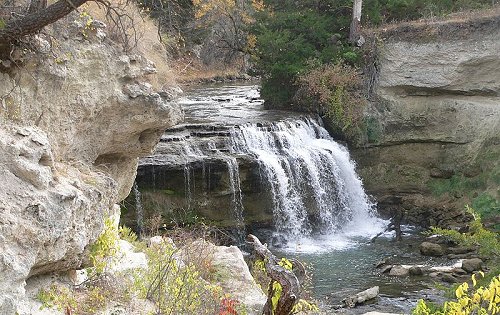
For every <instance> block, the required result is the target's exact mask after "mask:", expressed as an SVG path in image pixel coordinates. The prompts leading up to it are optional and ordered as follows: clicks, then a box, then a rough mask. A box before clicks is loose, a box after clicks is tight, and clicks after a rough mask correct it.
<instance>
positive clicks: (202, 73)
mask: <svg viewBox="0 0 500 315" xmlns="http://www.w3.org/2000/svg"><path fill="white" fill-rule="evenodd" d="M173 68H174V71H175V73H177V74H178V77H177V79H178V81H179V82H181V83H185V84H189V83H197V82H207V81H210V80H211V79H214V78H220V79H228V78H236V77H240V76H241V75H242V72H241V70H240V69H241V68H242V66H241V65H239V64H233V65H231V66H230V67H228V66H227V65H224V64H214V65H211V66H206V65H204V64H202V63H201V62H200V61H199V60H197V59H195V58H190V57H185V58H181V59H177V60H175V62H174V64H173Z"/></svg>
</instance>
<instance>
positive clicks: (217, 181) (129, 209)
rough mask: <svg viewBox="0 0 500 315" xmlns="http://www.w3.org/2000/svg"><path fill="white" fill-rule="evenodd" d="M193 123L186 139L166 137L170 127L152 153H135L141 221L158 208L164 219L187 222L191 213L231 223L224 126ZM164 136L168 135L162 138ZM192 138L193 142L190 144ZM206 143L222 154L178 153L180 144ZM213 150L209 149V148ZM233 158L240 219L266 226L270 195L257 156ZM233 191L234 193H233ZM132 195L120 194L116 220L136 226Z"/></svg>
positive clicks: (231, 189)
mask: <svg viewBox="0 0 500 315" xmlns="http://www.w3.org/2000/svg"><path fill="white" fill-rule="evenodd" d="M221 128H222V127H217V128H215V127H213V126H205V127H201V126H197V127H196V130H195V131H194V132H192V133H191V137H192V139H189V141H187V142H186V141H185V139H183V141H178V142H177V141H172V138H170V137H168V134H169V133H170V132H172V133H175V134H177V132H178V130H177V129H176V128H173V129H171V130H169V131H167V133H166V134H167V136H166V137H165V136H164V139H163V141H162V142H160V144H159V145H158V146H157V147H156V149H155V153H154V155H153V156H151V157H148V158H144V159H141V162H140V165H139V167H138V170H137V178H136V182H137V185H138V188H139V191H140V197H141V198H140V200H141V203H142V207H143V209H144V216H145V221H146V222H147V221H148V219H149V218H151V217H153V216H155V215H158V214H161V215H162V216H163V217H164V219H166V220H165V221H166V222H168V221H169V220H172V221H175V222H189V221H190V220H192V219H193V217H194V216H197V217H198V218H201V217H203V218H204V219H206V220H208V221H211V222H212V223H214V224H216V225H218V226H221V227H232V226H234V225H235V207H236V206H237V205H236V204H235V198H238V197H239V196H237V194H238V192H235V191H234V190H235V189H237V187H234V183H232V182H231V176H230V167H231V165H230V164H228V160H227V157H228V155H227V152H226V151H227V150H226V149H225V148H226V146H227V141H228V136H229V134H228V132H227V130H225V128H222V130H221ZM165 138H167V139H169V140H168V141H165ZM193 142H195V143H196V144H193ZM208 143H212V145H214V146H215V147H216V148H217V149H218V150H221V151H222V152H223V154H220V155H218V154H214V155H212V156H210V157H206V156H205V157H199V158H196V157H189V158H187V157H185V156H184V157H183V156H182V152H183V150H184V149H185V146H191V147H198V148H204V150H205V153H206V152H207V151H209V150H207V149H206V146H207V145H208ZM214 150H215V149H214ZM234 158H236V163H237V164H238V174H239V179H240V189H241V195H242V196H244V198H242V202H243V208H244V216H245V224H247V225H257V226H263V225H264V226H266V225H269V224H271V222H272V207H273V205H272V196H271V192H270V189H269V187H267V184H266V181H265V180H263V178H262V176H263V175H262V174H261V173H260V167H259V164H258V162H257V161H256V160H255V159H253V158H250V157H248V156H235V157H234ZM235 193H236V196H235ZM136 202H137V201H136V196H135V195H134V193H133V192H132V193H131V194H130V195H129V197H128V198H127V199H126V202H125V204H126V210H125V211H123V213H122V222H124V223H125V224H126V225H128V226H136V224H137V218H136Z"/></svg>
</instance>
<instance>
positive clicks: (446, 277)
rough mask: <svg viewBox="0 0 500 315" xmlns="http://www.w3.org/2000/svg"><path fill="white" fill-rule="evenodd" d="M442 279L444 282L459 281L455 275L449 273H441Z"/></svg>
mask: <svg viewBox="0 0 500 315" xmlns="http://www.w3.org/2000/svg"><path fill="white" fill-rule="evenodd" d="M440 279H441V280H442V281H444V282H447V283H457V282H458V279H457V278H456V277H455V276H453V275H450V274H449V273H443V274H441V275H440Z"/></svg>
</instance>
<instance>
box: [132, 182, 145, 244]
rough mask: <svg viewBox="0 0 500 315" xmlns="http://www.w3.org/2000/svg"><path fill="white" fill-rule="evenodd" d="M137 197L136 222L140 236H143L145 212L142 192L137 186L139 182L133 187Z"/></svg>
mask: <svg viewBox="0 0 500 315" xmlns="http://www.w3.org/2000/svg"><path fill="white" fill-rule="evenodd" d="M132 190H133V192H134V197H135V214H136V222H137V229H138V231H137V232H138V234H139V236H140V235H141V234H142V231H143V228H144V211H143V209H142V201H141V192H140V191H139V186H137V182H134V185H133V187H132Z"/></svg>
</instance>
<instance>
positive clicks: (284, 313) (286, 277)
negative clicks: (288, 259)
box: [247, 234, 300, 315]
mask: <svg viewBox="0 0 500 315" xmlns="http://www.w3.org/2000/svg"><path fill="white" fill-rule="evenodd" d="M247 243H248V244H250V245H251V246H253V249H254V250H255V252H256V254H257V256H258V257H259V258H260V259H262V260H263V261H264V264H265V268H266V273H267V275H268V276H269V277H270V278H271V279H272V281H271V283H270V284H269V290H268V295H267V301H266V304H265V305H264V310H263V313H262V314H263V315H289V314H291V311H292V309H293V306H294V305H295V303H296V302H297V301H298V299H299V294H300V283H299V280H298V279H297V277H296V276H295V274H294V273H293V272H292V271H290V270H287V269H285V268H284V267H282V266H280V265H279V260H278V258H276V256H274V255H273V253H271V251H270V250H269V249H267V246H264V245H262V243H261V242H260V241H259V239H258V238H257V237H256V236H254V235H252V234H249V235H248V236H247ZM274 282H278V283H279V284H280V285H281V287H282V289H283V291H282V292H281V296H280V297H279V300H278V304H277V305H276V309H275V310H274V311H273V305H272V300H271V299H272V297H273V296H274V289H273V283H274Z"/></svg>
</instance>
